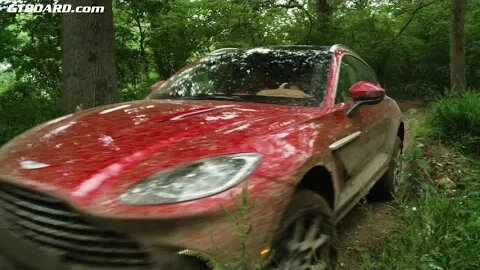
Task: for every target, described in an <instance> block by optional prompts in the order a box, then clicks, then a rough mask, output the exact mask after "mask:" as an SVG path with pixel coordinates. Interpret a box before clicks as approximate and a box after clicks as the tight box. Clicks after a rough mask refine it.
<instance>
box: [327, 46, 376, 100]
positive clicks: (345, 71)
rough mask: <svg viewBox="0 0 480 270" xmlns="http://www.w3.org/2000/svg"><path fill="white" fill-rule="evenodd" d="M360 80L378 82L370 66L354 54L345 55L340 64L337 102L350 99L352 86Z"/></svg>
mask: <svg viewBox="0 0 480 270" xmlns="http://www.w3.org/2000/svg"><path fill="white" fill-rule="evenodd" d="M359 81H369V82H373V83H377V84H378V81H377V78H376V77H375V74H374V73H373V72H372V70H371V69H370V67H368V66H367V65H365V64H364V63H363V62H362V61H361V60H359V59H358V58H356V57H354V56H351V55H345V56H343V57H342V62H341V64H340V74H339V76H338V85H337V94H336V96H335V102H336V103H340V102H344V101H345V100H348V99H349V98H350V93H349V89H350V87H351V86H352V85H353V84H355V83H356V82H359Z"/></svg>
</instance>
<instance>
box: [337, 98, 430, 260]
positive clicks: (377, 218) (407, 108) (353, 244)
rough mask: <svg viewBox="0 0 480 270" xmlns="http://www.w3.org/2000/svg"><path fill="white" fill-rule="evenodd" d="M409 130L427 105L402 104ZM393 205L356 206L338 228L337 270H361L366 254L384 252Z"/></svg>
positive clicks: (393, 223) (393, 222) (391, 225)
mask: <svg viewBox="0 0 480 270" xmlns="http://www.w3.org/2000/svg"><path fill="white" fill-rule="evenodd" d="M399 105H400V108H401V109H402V112H403V113H404V121H405V126H406V130H407V136H406V141H405V144H406V145H408V144H409V143H410V142H409V140H408V130H409V129H410V128H412V127H413V126H416V125H418V124H419V123H421V122H422V121H423V119H424V107H425V105H424V103H422V102H419V101H400V102H399ZM393 205H394V204H393V203H370V202H367V201H366V200H364V201H362V202H361V203H360V204H359V205H357V206H356V207H355V208H354V209H353V210H352V211H351V212H350V213H349V214H348V215H347V216H345V218H344V219H343V220H342V221H341V222H340V223H339V224H338V250H339V258H338V269H360V267H361V266H362V264H363V262H364V256H365V254H373V255H374V256H375V255H377V254H379V253H380V252H381V251H382V246H383V239H384V236H385V234H386V233H387V232H388V231H390V230H392V229H393V228H395V226H396V225H397V218H396V216H395V208H394V206H393Z"/></svg>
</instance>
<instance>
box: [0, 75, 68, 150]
mask: <svg viewBox="0 0 480 270" xmlns="http://www.w3.org/2000/svg"><path fill="white" fill-rule="evenodd" d="M0 105H1V106H0V145H1V144H3V143H5V142H7V141H8V140H9V139H11V138H12V137H14V136H15V135H18V134H20V133H21V132H23V131H25V130H27V129H29V128H31V127H33V126H35V125H38V124H40V123H42V122H45V121H47V120H49V119H52V118H55V117H57V116H59V110H58V109H57V108H58V106H57V100H56V99H55V98H52V97H50V96H49V95H48V93H46V92H42V91H37V89H35V88H34V87H33V86H32V85H31V84H30V83H27V82H16V83H15V84H13V85H12V86H10V87H9V88H8V89H7V90H6V91H5V92H3V93H0Z"/></svg>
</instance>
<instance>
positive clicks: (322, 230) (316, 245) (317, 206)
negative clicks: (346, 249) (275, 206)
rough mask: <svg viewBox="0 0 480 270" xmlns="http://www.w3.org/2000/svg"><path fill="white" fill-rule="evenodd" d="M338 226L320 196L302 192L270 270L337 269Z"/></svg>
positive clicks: (292, 205) (286, 221) (279, 234)
mask: <svg viewBox="0 0 480 270" xmlns="http://www.w3.org/2000/svg"><path fill="white" fill-rule="evenodd" d="M334 238H335V223H334V221H333V215H332V210H331V208H330V206H329V204H328V203H327V202H326V201H325V200H324V199H323V198H322V197H321V196H320V195H318V194H317V193H315V192H313V191H310V190H300V191H298V192H297V193H296V194H295V195H294V197H293V198H292V200H291V202H290V204H289V206H288V208H287V210H286V211H285V213H284V216H283V219H282V221H281V222H280V226H279V229H278V231H277V236H276V239H275V241H274V245H273V253H272V256H273V258H272V260H271V265H270V267H268V268H267V269H269V270H292V269H295V270H333V269H335V264H336V257H337V256H336V254H337V253H336V249H335V247H334Z"/></svg>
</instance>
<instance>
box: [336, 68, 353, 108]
mask: <svg viewBox="0 0 480 270" xmlns="http://www.w3.org/2000/svg"><path fill="white" fill-rule="evenodd" d="M355 75H356V74H355V70H354V69H353V67H352V66H351V65H350V64H349V63H347V62H346V61H342V63H341V65H340V74H339V76H338V84H337V95H336V96H335V103H342V102H344V101H346V100H348V99H349V98H350V93H349V91H348V90H349V89H350V86H352V85H353V84H354V83H355V82H357V79H356V76H355Z"/></svg>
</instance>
